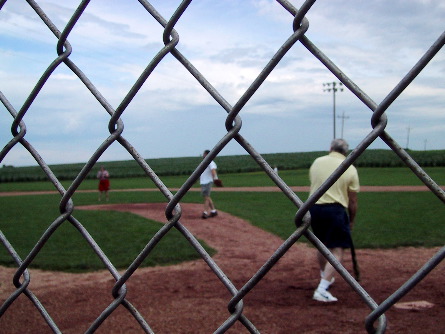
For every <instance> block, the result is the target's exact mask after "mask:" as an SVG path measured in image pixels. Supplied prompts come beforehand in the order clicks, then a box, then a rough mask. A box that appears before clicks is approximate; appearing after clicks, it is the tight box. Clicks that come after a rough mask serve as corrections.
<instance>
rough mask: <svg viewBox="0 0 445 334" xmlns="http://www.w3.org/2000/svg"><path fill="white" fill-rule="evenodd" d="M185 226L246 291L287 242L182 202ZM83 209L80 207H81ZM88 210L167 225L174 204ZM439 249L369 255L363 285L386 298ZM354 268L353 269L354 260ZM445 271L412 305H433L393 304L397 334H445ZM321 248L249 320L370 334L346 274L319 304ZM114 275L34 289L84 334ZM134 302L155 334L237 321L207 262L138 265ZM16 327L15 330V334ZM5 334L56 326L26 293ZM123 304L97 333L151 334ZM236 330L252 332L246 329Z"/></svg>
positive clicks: (261, 299) (4, 273) (254, 298)
mask: <svg viewBox="0 0 445 334" xmlns="http://www.w3.org/2000/svg"><path fill="white" fill-rule="evenodd" d="M181 206H182V208H183V216H182V217H181V222H182V224H184V225H185V226H186V227H187V229H189V230H190V231H191V232H192V233H193V234H194V235H195V236H196V237H197V238H199V239H203V240H205V241H206V242H207V243H208V244H209V245H210V246H211V247H213V248H215V249H216V250H217V251H218V253H217V254H216V255H215V256H214V260H215V261H216V263H217V265H218V266H219V267H220V268H221V270H222V271H223V272H224V273H225V274H226V275H227V276H228V277H229V278H230V280H231V281H232V282H233V283H234V285H235V286H236V287H237V288H238V289H239V288H241V287H242V286H243V285H244V284H245V283H246V282H247V281H248V280H249V279H250V278H251V277H252V275H254V274H255V273H256V272H257V270H258V269H259V268H260V267H261V266H262V265H263V264H264V262H265V261H266V260H267V259H268V258H269V257H270V256H271V255H272V254H273V253H274V251H275V250H276V249H277V248H278V247H279V246H280V245H281V243H282V240H281V239H279V238H278V237H276V236H274V235H271V234H269V233H267V232H265V231H263V230H261V229H258V228H256V227H254V226H252V225H250V224H248V223H247V222H245V221H243V220H242V219H240V218H237V217H234V216H231V215H230V214H228V213H225V212H220V214H219V215H218V217H216V218H212V219H208V220H202V219H199V217H198V215H197V213H199V212H200V209H201V205H197V204H182V205H181ZM76 208H77V209H79V207H76ZM82 209H85V210H118V211H128V212H133V213H136V214H138V215H141V216H143V217H146V218H150V219H153V220H157V221H161V222H165V218H164V217H165V216H164V209H165V204H130V205H124V204H110V205H102V206H87V207H83V208H82ZM437 250H438V248H436V249H417V248H403V249H396V250H359V251H358V254H357V255H358V259H359V261H360V266H361V274H362V281H361V283H362V285H363V287H364V288H365V289H366V290H367V291H368V293H369V294H370V295H371V297H372V298H373V299H374V300H376V301H377V302H379V303H380V302H382V301H383V300H384V299H386V298H387V297H388V296H389V295H390V294H391V293H393V292H394V291H395V290H396V289H397V288H398V287H399V286H400V285H401V284H403V283H404V282H405V281H406V280H407V279H408V278H409V277H410V276H411V275H412V274H413V273H414V272H415V271H417V270H418V269H419V268H420V267H421V266H422V265H423V264H424V262H426V261H427V260H428V259H429V258H430V257H431V256H432V255H433V254H434V253H435V252H436V251H437ZM345 266H346V268H348V269H349V268H350V267H351V261H350V259H349V258H347V259H346V261H345ZM443 272H444V266H443V264H441V265H440V266H439V267H438V268H436V269H435V270H434V271H433V272H432V273H431V274H430V275H429V276H428V277H427V278H426V279H425V280H424V281H423V282H422V283H421V284H420V285H419V286H418V287H416V288H415V289H414V290H413V291H412V292H410V293H409V294H408V296H406V297H405V298H404V299H403V300H402V302H413V301H414V302H417V301H422V302H424V303H425V302H427V303H429V304H425V305H427V306H431V305H432V307H424V308H421V309H419V310H413V309H412V308H411V309H402V308H392V309H391V310H390V311H389V312H387V317H388V328H387V333H444V332H445V322H444V321H443V319H444V317H445V307H444V306H445V302H444V301H445V298H444V297H445V292H444V289H443V286H444V284H445V279H444V277H443ZM13 273H14V270H13V269H10V268H1V270H0V282H2V283H1V286H0V300H1V301H3V300H4V299H5V298H7V296H9V295H10V294H11V293H12V292H13V287H12V284H10V283H9V282H10V280H11V277H12V275H13ZM318 275H319V273H318V269H317V266H316V261H315V251H314V249H312V248H310V247H309V246H307V245H305V244H300V243H297V244H295V245H294V247H292V248H291V249H290V251H289V252H288V253H286V255H285V256H284V257H283V258H282V259H281V260H280V261H279V262H278V264H277V265H276V266H275V267H274V268H273V269H272V270H271V271H270V272H269V273H268V274H267V275H266V277H265V278H264V279H263V280H262V281H261V282H260V283H259V284H258V285H257V286H256V287H255V288H254V289H253V290H252V291H251V292H250V293H249V294H248V295H247V296H246V298H245V299H244V311H243V312H244V314H245V315H246V316H247V317H248V319H249V320H250V321H252V322H253V323H254V324H255V326H256V327H257V329H258V330H259V331H260V332H261V333H274V334H275V333H283V334H284V333H365V332H366V331H365V329H364V320H365V318H366V316H367V315H368V314H369V309H368V308H367V307H366V306H365V304H364V303H363V302H362V301H361V299H360V298H359V297H358V296H357V295H356V294H355V293H354V292H353V291H352V290H351V289H350V288H349V286H348V285H347V284H346V283H345V282H344V281H343V280H342V279H341V278H340V277H338V278H337V281H336V283H335V285H334V286H333V287H332V293H333V294H334V295H335V296H337V297H338V298H339V302H338V303H336V305H325V304H321V305H320V303H318V302H315V301H313V300H311V296H312V292H313V289H314V288H315V286H316V284H317V283H318ZM113 284H114V279H113V278H112V276H111V275H110V274H109V273H108V272H106V271H102V272H95V273H89V274H66V273H52V272H41V271H37V270H31V284H30V289H31V290H32V291H33V293H35V294H36V295H37V296H38V298H39V300H40V301H41V302H42V304H43V305H45V307H46V309H47V310H48V312H49V313H50V314H51V316H52V317H53V319H54V320H55V321H56V323H57V324H58V326H59V328H60V330H61V331H62V332H63V333H84V332H85V331H86V330H87V328H88V327H89V326H90V325H91V323H92V322H93V321H94V320H95V319H96V318H97V316H98V315H99V314H100V313H101V312H102V311H103V310H104V309H106V307H107V306H108V305H109V304H110V303H112V301H113V298H112V295H111V289H112V286H113ZM126 298H127V300H129V301H130V302H131V303H132V304H133V305H134V306H135V307H136V308H137V309H138V310H139V311H140V312H141V314H142V315H143V316H144V318H145V319H146V320H147V322H148V324H149V325H150V327H151V328H152V330H153V331H154V332H155V333H213V332H214V331H215V330H216V329H217V328H218V327H219V326H220V325H221V324H222V323H223V322H224V321H225V320H226V319H227V318H228V316H229V313H228V311H227V304H228V303H229V301H230V299H231V295H230V293H229V292H228V291H227V289H226V288H225V287H224V286H223V284H222V283H221V282H220V281H219V280H218V279H217V278H216V276H215V275H214V274H213V272H212V271H211V270H210V269H209V267H208V266H207V265H206V264H205V263H204V262H203V261H202V260H197V261H193V262H187V263H183V264H180V265H175V266H170V267H155V268H141V269H138V270H137V271H136V272H135V273H134V274H133V276H132V277H131V278H130V279H129V281H128V282H127V296H126ZM5 329H6V330H5ZM0 332H1V333H46V332H50V331H49V330H47V326H46V325H45V324H44V323H43V320H42V317H41V316H40V314H39V313H38V312H37V311H36V310H35V308H34V307H33V306H32V305H31V303H30V302H29V300H27V299H26V298H25V297H24V296H20V297H19V299H18V300H17V301H15V302H14V303H13V304H12V306H11V307H10V308H9V309H8V311H7V312H6V313H5V314H4V315H3V316H2V317H0ZM142 332H143V331H142V329H141V328H140V327H139V325H138V323H137V322H136V320H134V318H132V317H131V316H130V314H129V313H128V311H127V310H126V309H125V308H124V307H122V306H121V307H119V308H118V309H117V310H116V311H115V312H113V314H112V315H111V316H110V317H109V318H108V319H107V320H106V321H105V322H104V323H103V324H102V326H101V327H100V328H99V330H98V331H97V333H142ZM228 333H237V334H238V333H248V331H247V330H246V329H245V328H244V327H243V326H242V325H240V324H236V325H235V326H234V327H232V329H230V330H229V331H228Z"/></svg>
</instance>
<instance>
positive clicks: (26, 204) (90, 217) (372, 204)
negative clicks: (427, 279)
mask: <svg viewBox="0 0 445 334" xmlns="http://www.w3.org/2000/svg"><path fill="white" fill-rule="evenodd" d="M427 171H428V173H429V174H430V175H431V176H432V177H433V178H434V179H436V181H437V182H438V183H439V184H444V183H445V182H444V181H445V180H444V175H445V170H444V168H442V167H435V168H429V169H428V170H427ZM359 174H360V178H361V183H362V184H363V185H399V184H402V185H417V184H421V183H420V181H419V180H418V179H417V178H415V177H414V176H413V175H412V174H411V173H410V171H409V170H407V169H406V168H379V169H377V168H375V169H374V168H360V169H359ZM280 176H281V177H282V178H283V179H284V180H285V181H286V182H287V183H288V184H289V185H291V186H293V185H308V180H307V169H306V170H303V169H302V170H296V171H280ZM221 178H223V180H224V182H225V184H226V185H227V186H267V185H272V184H273V183H272V181H270V180H269V179H268V178H267V177H266V176H265V175H264V173H261V172H253V173H241V174H226V175H224V177H223V176H221ZM163 179H164V180H165V183H166V184H167V185H168V186H169V187H178V186H179V185H180V184H181V183H182V182H184V179H185V177H184V176H171V177H164V178H163ZM91 181H93V180H91ZM135 181H137V182H135ZM144 182H145V183H144ZM148 183H149V182H147V180H146V179H137V178H136V179H114V180H112V186H113V189H129V188H146V187H147V184H148ZM29 184H30V185H36V184H37V183H36V182H34V183H29ZM7 185H8V186H9V185H11V186H21V185H24V183H10V184H7ZM48 185H49V186H51V185H50V184H48V183H46V184H45V185H42V186H39V187H40V189H38V190H45V189H47V188H46V187H48ZM1 186H2V187H4V186H5V184H2V185H1ZM89 186H90V187H91V189H95V187H96V182H95V181H94V182H91V184H90V185H89ZM89 186H88V185H87V182H85V183H84V184H83V185H82V187H84V189H88V187H89ZM12 188H13V187H12ZM12 188H11V189H12ZM49 189H51V187H49ZM16 190H17V189H16ZM22 190H24V189H22ZM27 190H30V189H27ZM33 190H37V189H35V188H34V189H33ZM298 195H299V196H300V198H301V199H302V200H303V201H304V200H306V198H307V195H308V194H307V193H298ZM212 197H213V199H214V201H215V203H216V205H217V207H218V208H219V209H220V210H223V211H226V212H229V213H231V214H233V215H236V216H239V217H241V218H244V219H246V220H248V221H249V222H251V223H252V224H253V225H256V226H258V227H260V228H262V229H264V230H267V231H269V232H271V233H273V234H276V235H278V236H280V237H281V238H282V239H283V240H284V239H286V238H288V237H289V236H290V235H291V234H292V233H293V232H294V231H295V224H294V217H295V213H296V211H297V208H296V207H295V206H294V205H293V204H292V203H291V202H290V200H289V199H288V198H287V197H286V196H285V195H283V194H282V193H280V192H270V193H258V192H231V193H227V192H216V191H215V192H214V193H213V196H212ZM59 201H60V195H40V196H20V197H13V196H11V197H0V205H1V208H2V210H0V229H1V230H2V232H3V233H4V234H5V235H6V237H7V238H8V240H9V241H10V242H11V243H12V245H13V246H14V247H16V250H17V252H18V253H19V255H20V256H21V257H22V258H23V257H25V256H26V255H27V254H28V253H29V252H30V251H31V249H32V247H34V245H35V244H36V242H37V241H38V239H39V237H40V236H41V235H42V234H43V233H44V231H45V230H46V229H47V228H48V227H49V225H50V224H51V223H52V222H53V221H54V220H55V218H56V217H58V215H59V210H58V203H59ZM73 201H74V204H75V206H78V205H85V204H92V203H94V204H95V203H97V193H96V192H95V191H94V192H88V193H81V192H79V193H76V194H75V195H74V197H73ZM201 201H202V199H201V196H200V194H199V192H189V193H188V194H187V195H186V196H185V198H184V199H183V202H194V203H201ZM148 202H164V203H165V202H166V198H165V197H164V196H163V195H162V194H161V193H159V192H141V191H128V192H117V191H116V192H111V194H110V203H148ZM197 215H199V212H197ZM74 216H75V217H76V218H77V219H78V220H79V221H80V222H81V223H82V224H83V225H84V226H85V227H86V228H87V230H88V231H89V232H90V233H91V235H92V236H93V238H94V239H95V240H96V241H97V243H98V244H99V246H100V247H101V248H102V249H103V250H104V252H105V253H106V254H107V256H108V257H109V258H110V260H111V261H112V263H114V264H115V265H116V266H117V267H118V268H126V267H128V265H129V264H130V263H131V262H132V261H133V260H134V258H135V257H136V256H137V254H138V253H139V252H140V251H141V250H142V249H143V247H144V246H145V245H146V243H147V242H148V241H149V240H150V238H151V236H152V235H153V234H154V233H156V231H158V230H159V228H160V226H161V224H160V223H156V222H153V221H150V220H148V219H144V218H142V217H139V216H136V215H132V214H130V213H117V212H99V211H98V212H94V211H92V212H90V211H79V210H78V211H75V213H74ZM444 221H445V212H444V209H443V203H442V202H441V201H440V200H439V199H437V198H436V197H434V196H433V195H432V194H431V193H429V192H415V193H414V192H407V193H402V192H401V193H383V192H379V193H360V194H359V211H358V215H357V219H356V227H355V229H354V231H353V236H354V240H355V243H356V247H358V248H394V247H402V246H416V247H417V246H421V247H433V246H442V245H443V240H444V239H445V223H444ZM302 241H304V239H302ZM210 252H212V251H211V250H210ZM196 257H197V254H196V252H195V251H194V250H193V249H192V248H191V246H190V245H189V244H188V243H187V242H186V241H185V239H184V238H183V237H182V236H181V235H180V234H179V233H178V232H177V231H176V230H174V231H173V230H172V231H171V232H169V235H168V238H166V239H164V240H162V241H161V243H160V244H159V245H158V247H157V248H156V250H155V251H154V252H153V253H152V254H150V256H149V258H148V259H147V260H146V262H145V263H144V266H145V265H147V266H151V265H166V264H171V263H177V262H181V261H186V260H191V259H194V258H196ZM0 264H2V265H14V264H12V263H11V259H10V256H9V255H8V253H7V252H6V250H4V249H3V250H1V251H0ZM33 266H34V267H39V268H43V269H47V270H63V271H86V270H98V269H101V268H104V266H103V265H102V264H101V263H100V262H99V261H98V259H97V257H96V256H95V255H94V253H93V251H92V250H91V247H89V246H88V245H87V244H86V242H85V241H84V239H83V238H81V237H80V234H79V232H78V231H76V230H75V228H74V227H73V226H71V225H70V224H69V223H68V222H65V223H64V224H63V226H62V227H61V228H60V229H57V231H56V232H55V233H54V235H53V236H52V237H51V238H50V240H49V241H48V243H47V244H46V245H45V246H44V247H43V249H42V251H41V252H40V253H39V255H38V256H37V257H36V259H35V261H34V262H33Z"/></svg>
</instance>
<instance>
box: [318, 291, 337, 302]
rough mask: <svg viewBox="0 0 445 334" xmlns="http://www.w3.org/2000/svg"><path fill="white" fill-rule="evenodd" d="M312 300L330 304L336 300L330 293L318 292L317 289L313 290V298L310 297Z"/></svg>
mask: <svg viewBox="0 0 445 334" xmlns="http://www.w3.org/2000/svg"><path fill="white" fill-rule="evenodd" d="M312 299H314V300H317V301H319V302H325V303H332V302H336V301H337V300H338V299H337V298H335V297H334V296H333V295H331V293H330V292H328V291H323V290H319V289H317V290H315V292H314V296H313V297H312Z"/></svg>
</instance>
